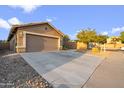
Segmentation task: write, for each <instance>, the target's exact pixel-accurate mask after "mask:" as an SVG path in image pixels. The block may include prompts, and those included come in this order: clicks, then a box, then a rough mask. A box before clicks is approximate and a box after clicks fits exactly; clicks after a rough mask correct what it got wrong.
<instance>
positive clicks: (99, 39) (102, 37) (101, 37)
mask: <svg viewBox="0 0 124 93" xmlns="http://www.w3.org/2000/svg"><path fill="white" fill-rule="evenodd" d="M107 38H108V36H106V35H97V38H96V42H97V43H99V44H104V43H106V42H107Z"/></svg>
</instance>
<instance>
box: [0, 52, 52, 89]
mask: <svg viewBox="0 0 124 93" xmlns="http://www.w3.org/2000/svg"><path fill="white" fill-rule="evenodd" d="M0 52H1V51H0ZM2 52H3V53H0V87H1V88H9V87H14V88H17V87H19V88H36V87H39V88H49V87H50V88H51V87H52V85H50V84H49V83H48V82H47V81H46V80H45V79H43V78H42V77H41V76H40V75H39V74H38V73H37V72H36V71H35V70H34V69H33V68H32V67H31V66H30V65H29V64H27V62H25V60H24V59H23V58H22V57H21V56H20V55H19V54H9V52H7V51H2Z"/></svg>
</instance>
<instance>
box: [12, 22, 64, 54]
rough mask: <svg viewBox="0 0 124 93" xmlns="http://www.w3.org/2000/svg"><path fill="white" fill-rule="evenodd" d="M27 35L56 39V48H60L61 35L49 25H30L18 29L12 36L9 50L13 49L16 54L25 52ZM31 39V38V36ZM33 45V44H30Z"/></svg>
mask: <svg viewBox="0 0 124 93" xmlns="http://www.w3.org/2000/svg"><path fill="white" fill-rule="evenodd" d="M27 35H35V36H41V37H46V38H47V37H48V38H51V39H52V38H56V39H57V40H58V42H57V48H58V49H60V48H61V47H62V46H61V45H60V44H61V43H60V42H61V40H62V37H63V36H62V35H61V34H60V33H58V32H57V31H56V29H54V28H53V27H52V26H50V25H49V24H47V23H46V24H41V25H40V24H38V25H32V26H24V27H19V28H18V29H17V31H16V33H15V34H14V36H13V37H12V38H11V40H10V48H11V49H12V48H13V47H14V48H15V51H16V52H26V47H27V46H26V45H27V44H26V39H27ZM32 38H33V36H32ZM13 40H15V44H14V45H15V46H13ZM32 44H33V42H32Z"/></svg>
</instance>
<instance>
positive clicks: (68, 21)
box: [0, 5, 124, 40]
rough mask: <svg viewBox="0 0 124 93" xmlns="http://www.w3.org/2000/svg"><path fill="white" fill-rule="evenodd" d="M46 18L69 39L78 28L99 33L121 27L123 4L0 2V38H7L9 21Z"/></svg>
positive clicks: (123, 24)
mask: <svg viewBox="0 0 124 93" xmlns="http://www.w3.org/2000/svg"><path fill="white" fill-rule="evenodd" d="M42 21H49V22H51V23H52V24H53V25H54V26H55V27H57V28H58V29H60V30H61V31H62V32H63V33H65V34H68V35H69V36H70V37H71V38H72V39H74V38H75V35H76V33H77V32H78V31H79V30H80V29H84V28H93V29H96V31H97V32H98V33H100V34H108V35H109V36H111V35H119V33H120V32H121V31H124V6H84V5H82V6H62V5H61V6H54V5H52V6H2V5H1V6H0V40H1V39H2V40H3V39H7V37H8V33H9V30H10V28H11V24H20V23H29V22H42Z"/></svg>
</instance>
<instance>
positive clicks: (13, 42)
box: [9, 35, 16, 51]
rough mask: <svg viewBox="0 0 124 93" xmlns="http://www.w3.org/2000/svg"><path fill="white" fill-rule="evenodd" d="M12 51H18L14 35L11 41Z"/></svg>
mask: <svg viewBox="0 0 124 93" xmlns="http://www.w3.org/2000/svg"><path fill="white" fill-rule="evenodd" d="M9 43H10V50H11V51H16V35H14V36H13V37H12V38H11V40H10V42H9Z"/></svg>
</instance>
